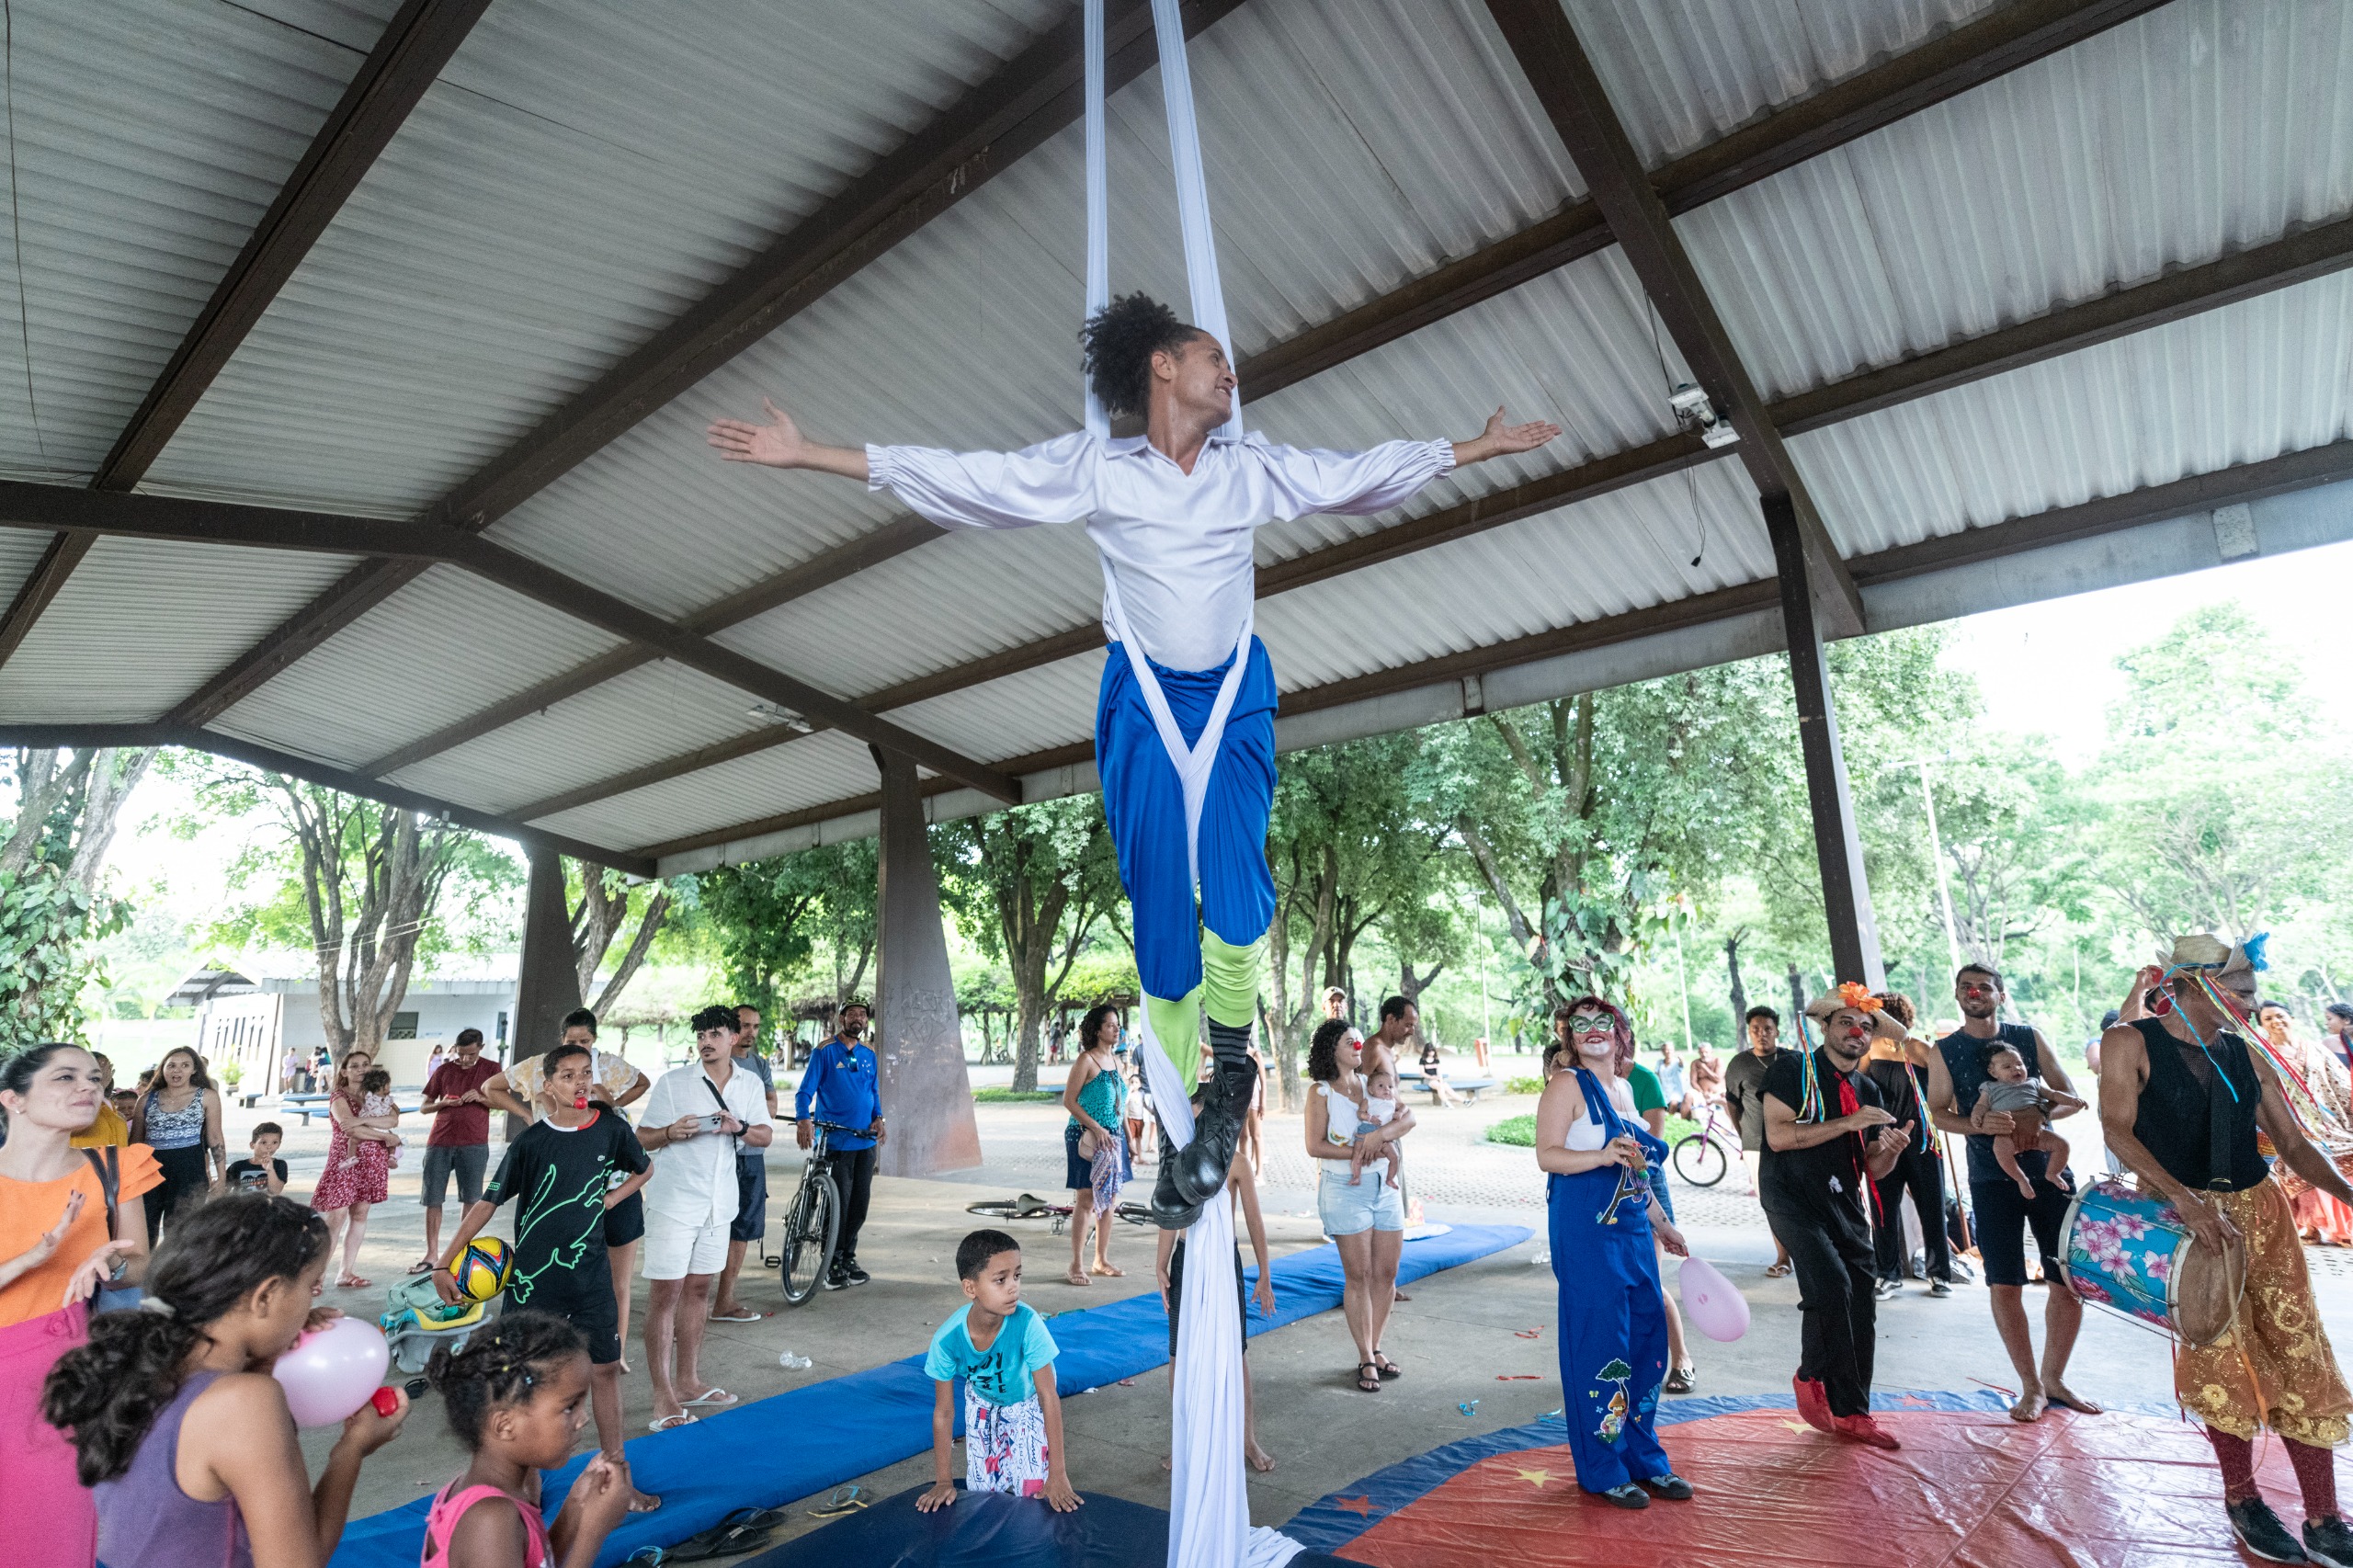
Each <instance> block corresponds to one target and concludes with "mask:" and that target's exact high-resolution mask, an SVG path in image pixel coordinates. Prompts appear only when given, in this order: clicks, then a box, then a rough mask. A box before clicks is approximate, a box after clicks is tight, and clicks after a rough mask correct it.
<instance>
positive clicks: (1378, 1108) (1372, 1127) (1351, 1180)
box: [1348, 1067, 1405, 1187]
mask: <svg viewBox="0 0 2353 1568" xmlns="http://www.w3.org/2000/svg"><path fill="white" fill-rule="evenodd" d="M1364 1113H1365V1118H1366V1119H1364V1120H1362V1121H1359V1122H1358V1123H1357V1136H1358V1137H1359V1138H1361V1137H1363V1136H1364V1135H1365V1134H1366V1133H1368V1132H1378V1131H1381V1129H1382V1128H1384V1127H1386V1126H1388V1125H1389V1124H1390V1123H1391V1122H1392V1121H1394V1120H1396V1119H1397V1074H1394V1073H1392V1072H1391V1071H1389V1069H1387V1068H1386V1067H1383V1068H1381V1069H1380V1070H1379V1071H1378V1072H1375V1073H1374V1074H1371V1075H1370V1077H1368V1078H1367V1079H1366V1080H1365V1085H1364ZM1373 1158H1374V1159H1376V1160H1386V1161H1387V1162H1388V1164H1389V1185H1390V1186H1392V1187H1395V1186H1396V1185H1397V1173H1398V1172H1399V1171H1400V1170H1402V1169H1404V1165H1405V1151H1404V1146H1403V1145H1402V1144H1400V1143H1399V1142H1398V1141H1397V1140H1395V1139H1393V1138H1392V1139H1391V1140H1390V1141H1389V1142H1386V1143H1384V1144H1382V1145H1381V1153H1378V1154H1375V1155H1374V1156H1373ZM1364 1166H1365V1153H1364V1150H1363V1149H1362V1148H1361V1147H1359V1148H1358V1150H1357V1152H1356V1153H1353V1154H1350V1155H1349V1156H1348V1185H1349V1186H1350V1187H1358V1186H1361V1185H1363V1182H1364Z"/></svg>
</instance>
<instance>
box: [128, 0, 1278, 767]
mask: <svg viewBox="0 0 2353 1568" xmlns="http://www.w3.org/2000/svg"><path fill="white" fill-rule="evenodd" d="M1241 3H1242V0H1188V4H1187V5H1186V6H1185V7H1184V12H1185V28H1186V35H1187V36H1188V37H1191V36H1194V35H1196V34H1198V33H1199V32H1200V31H1201V30H1202V29H1203V28H1207V27H1209V26H1210V25H1211V23H1213V22H1215V21H1217V20H1218V19H1219V18H1220V17H1223V16H1224V15H1225V14H1226V13H1227V12H1229V11H1231V10H1233V8H1234V7H1235V6H1238V5H1240V4H1241ZM1109 10H1110V13H1111V15H1110V16H1109V17H1108V20H1107V23H1106V52H1107V62H1106V63H1107V68H1108V80H1109V84H1110V85H1111V86H1112V87H1114V88H1116V87H1118V86H1120V85H1123V84H1125V83H1127V82H1129V81H1131V80H1132V79H1133V78H1134V77H1136V76H1138V75H1140V74H1142V73H1143V72H1144V71H1145V70H1147V69H1149V68H1150V67H1151V66H1152V65H1153V64H1154V62H1155V61H1156V58H1157V50H1156V45H1155V44H1154V41H1153V37H1152V17H1151V9H1150V6H1149V4H1148V0H1112V4H1111V5H1110V6H1109ZM1079 29H1080V23H1079V19H1078V17H1075V16H1074V17H1071V19H1070V20H1069V21H1067V22H1065V23H1063V25H1061V26H1059V27H1057V28H1053V29H1052V30H1051V31H1050V32H1048V33H1047V34H1045V35H1044V36H1043V37H1042V38H1040V40H1038V42H1036V43H1034V44H1032V45H1031V46H1030V47H1029V49H1028V50H1026V51H1023V52H1022V53H1021V54H1019V55H1018V56H1017V57H1016V58H1015V59H1014V60H1013V61H1012V62H1009V63H1008V64H1006V66H1005V67H1004V68H1003V69H1001V70H999V71H998V72H997V73H996V74H995V75H993V76H991V77H990V78H989V79H988V80H987V81H985V82H983V83H982V84H981V85H979V86H977V87H974V88H973V89H972V91H970V92H969V93H967V94H965V95H964V97H961V98H960V99H959V100H957V102H956V103H955V104H954V105H953V106H952V107H950V108H948V109H946V110H945V111H943V112H942V113H941V114H940V115H939V116H938V118H937V119H934V120H933V121H932V122H931V124H929V125H928V126H926V128H925V129H924V130H922V131H918V132H916V133H915V136H914V137H912V138H910V139H909V140H908V141H907V142H906V143H905V144H904V145H903V146H902V147H901V148H900V149H899V150H898V151H897V152H895V153H892V154H891V155H889V156H888V157H886V158H884V159H883V160H882V161H881V163H880V164H878V165H875V167H874V168H873V169H872V170H871V171H870V173H869V174H868V175H867V176H865V177H863V178H861V179H859V180H858V181H857V182H856V183H855V184H853V185H852V186H851V187H850V188H849V189H847V190H846V191H844V192H843V193H842V194H841V195H840V196H838V197H836V198H835V199H833V200H832V201H829V202H827V203H826V204H825V205H824V206H823V207H821V208H819V209H818V210H816V211H815V212H813V213H812V214H811V215H810V216H809V217H807V218H806V219H803V220H802V221H801V222H799V223H798V224H795V225H794V226H793V228H792V229H791V230H790V232H789V233H786V234H784V235H783V236H782V237H781V238H779V240H778V241H777V242H776V243H775V244H772V245H770V246H769V247H768V248H767V250H766V251H764V252H762V253H761V254H760V255H759V256H756V257H755V258H754V259H753V260H752V261H751V262H749V263H747V264H746V265H745V267H742V268H741V269H739V270H738V271H737V272H736V273H735V274H734V275H733V277H731V278H728V279H727V280H726V281H725V282H722V283H721V284H720V285H719V286H718V287H717V288H716V289H714V290H711V292H710V294H709V295H707V296H706V297H705V298H704V299H703V300H702V301H700V302H699V303H698V304H696V305H695V306H693V307H692V308H690V309H689V310H688V312H686V313H685V314H684V315H681V316H679V317H678V318H677V319H676V320H675V321H673V322H672V323H671V324H669V325H668V326H666V327H665V328H664V329H663V330H662V331H661V332H659V333H657V334H655V335H654V337H653V338H652V339H651V340H650V341H648V342H647V343H646V344H645V345H644V347H642V348H639V349H638V350H637V351H636V352H635V353H633V354H631V355H630V356H629V357H628V358H624V359H623V360H622V361H621V362H620V364H618V365H616V366H614V367H613V369H611V370H609V371H608V372H607V373H606V374H605V375H604V376H603V377H602V378H600V379H599V380H598V381H597V383H596V384H595V385H594V386H591V387H589V388H588V389H587V390H586V391H585V392H581V393H580V394H579V395H577V396H576V397H574V399H573V400H572V401H571V402H569V403H566V404H565V405H564V406H563V408H561V409H558V410H557V411H556V412H555V413H553V414H551V415H549V416H548V417H547V418H545V419H543V420H541V421H540V424H539V425H538V426H536V427H534V428H533V429H532V430H531V431H530V432H529V433H528V434H527V435H525V436H524V437H522V438H521V439H520V440H518V441H517V442H516V443H515V444H514V445H513V446H510V447H509V448H508V449H506V451H504V452H502V453H501V454H499V456H497V457H495V458H494V459H492V460H490V461H489V462H488V463H486V464H484V465H483V467H482V468H480V469H478V470H477V471H475V472H474V473H473V474H472V476H471V477H469V478H468V479H467V480H466V481H465V482H464V483H460V485H459V486H458V487H457V488H456V489H454V490H453V491H451V492H450V493H449V494H448V495H446V496H444V497H442V498H441V499H440V500H439V501H438V502H436V503H435V504H434V505H433V506H432V507H431V508H430V511H429V514H428V515H429V516H430V517H433V518H435V519H437V520H448V521H454V522H456V523H457V524H458V525H459V526H460V527H464V528H486V527H488V526H489V525H490V524H491V523H492V522H494V521H495V520H496V519H497V518H498V517H503V516H505V515H506V513H507V512H510V511H512V510H513V509H514V508H515V507H516V506H520V505H521V504H522V503H523V502H524V501H525V500H527V499H528V498H529V497H530V496H531V495H533V494H537V493H538V492H539V491H540V490H541V489H543V488H545V487H546V486H547V485H548V484H550V483H553V482H554V481H555V480H556V479H557V478H559V477H561V476H562V475H563V474H564V473H565V472H569V471H570V470H571V469H572V468H574V466H576V465H577V464H579V463H580V462H582V461H584V460H585V459H587V458H588V457H589V456H590V455H591V454H593V453H594V452H596V451H597V450H598V449H600V448H602V447H603V446H605V445H606V444H608V442H610V441H612V440H614V439H615V438H616V437H620V435H621V434H623V433H624V432H626V431H627V430H629V429H630V428H631V427H632V426H635V425H636V424H637V423H638V422H639V421H640V420H642V419H643V418H645V417H646V416H647V415H650V414H652V413H654V410H656V409H658V408H660V407H661V406H663V404H665V403H667V402H668V401H669V400H670V399H672V398H674V397H676V395H677V394H678V393H679V392H683V391H685V390H686V389H687V388H688V387H690V386H692V385H693V384H694V383H695V382H696V381H699V380H700V379H701V378H702V377H704V376H706V375H708V374H710V372H711V371H712V370H714V369H718V368H719V367H720V366H721V365H722V364H724V363H726V362H727V360H729V359H730V358H733V357H734V356H735V355H736V354H739V353H741V352H742V351H743V350H744V349H745V348H747V347H750V346H751V345H752V344H753V343H755V342H756V341H758V340H759V339H760V338H761V337H763V336H765V335H767V334H768V333H771V332H773V331H775V330H776V329H777V328H778V327H779V326H781V325H782V324H784V323H785V322H786V321H788V320H790V319H791V317H792V316H794V315H795V314H797V313H798V312H801V311H802V310H805V309H807V308H808V307H809V305H811V304H812V303H813V302H814V301H817V300H818V299H820V298H822V297H823V296H824V294H825V293H826V292H827V291H829V290H832V289H833V288H834V287H835V285H837V284H839V283H840V282H841V281H842V280H843V279H844V278H847V277H849V276H850V275H851V274H852V273H854V272H856V271H857V270H858V267H862V266H864V265H865V264H866V263H867V262H868V261H870V260H871V259H873V257H875V256H879V255H881V253H882V252H883V251H885V250H888V249H889V248H890V247H891V246H892V245H893V244H897V243H898V242H899V241H900V240H902V239H904V238H905V237H906V236H907V235H908V234H911V233H914V232H915V230H916V229H918V228H920V227H922V226H923V225H924V224H925V223H926V222H930V221H931V220H932V219H933V218H936V217H938V215H939V214H940V213H942V212H944V211H946V210H948V209H949V207H951V206H953V205H954V204H955V203H956V202H958V201H960V200H961V199H963V198H964V197H966V196H968V195H970V194H971V193H972V191H974V190H976V189H978V188H979V187H981V186H982V185H983V184H985V183H986V182H987V181H988V180H989V179H990V178H992V177H993V176H995V175H997V174H999V173H1001V172H1003V171H1004V170H1005V169H1006V167H1008V166H1010V165H1012V164H1013V163H1014V162H1016V161H1017V160H1018V159H1019V158H1020V157H1021V156H1022V154H1024V153H1028V152H1029V151H1030V150H1031V149H1032V148H1034V147H1037V146H1038V145H1039V144H1040V143H1041V142H1045V141H1046V140H1047V139H1048V138H1050V137H1051V136H1053V135H1054V134H1055V133H1056V132H1058V131H1061V130H1063V127H1065V126H1067V125H1069V124H1071V123H1072V122H1073V121H1074V120H1075V119H1077V118H1078V116H1079V114H1080V113H1081V111H1082V108H1083V103H1082V97H1083V73H1084V70H1085V62H1084V61H1083V60H1082V58H1081V47H1080V42H1081V40H1080V30H1079ZM903 542H904V540H903ZM417 575H418V570H417V569H415V568H411V567H407V566H390V567H387V566H385V565H383V564H381V563H380V562H370V563H369V564H367V565H363V566H359V567H356V568H354V569H353V571H352V574H350V576H348V577H347V578H346V579H345V580H344V581H342V582H340V583H337V584H335V585H334V586H332V587H330V588H328V589H327V590H326V591H325V592H324V593H322V594H321V595H319V596H318V597H316V598H314V599H313V600H312V601H311V602H310V603H309V604H307V605H305V606H304V607H303V608H301V609H299V610H297V611H296V612H295V613H294V614H293V615H292V616H290V617H289V618H288V619H286V620H285V621H283V622H281V623H280V624H279V625H278V627H277V628H276V629H275V630H273V631H270V632H269V634H268V635H267V636H266V637H265V638H264V639H263V640H262V642H260V643H259V644H258V645H256V647H255V648H253V649H251V650H249V651H248V652H247V653H244V654H243V655H241V656H240V657H239V658H238V659H237V660H236V661H235V662H234V663H233V664H232V665H230V666H229V667H228V668H226V669H224V670H222V671H221V672H220V673H219V674H218V675H217V676H214V677H213V678H212V679H210V680H209V681H207V682H206V683H205V684H204V686H203V687H200V688H199V690H198V691H197V693H196V694H195V695H194V696H193V697H191V698H189V699H188V701H187V702H186V703H184V704H182V705H181V707H180V709H179V710H176V713H175V717H176V718H178V719H181V720H182V721H184V722H191V723H203V722H210V720H212V719H214V718H217V717H218V716H219V715H220V714H222V713H223V712H226V711H227V710H229V709H230V708H232V707H233V706H235V705H236V704H237V703H238V702H240V701H242V700H244V699H245V698H246V697H248V696H251V695H252V694H253V692H255V691H256V690H257V689H258V688H259V687H261V686H263V685H264V684H265V683H267V681H268V680H269V679H270V678H271V677H272V676H275V675H277V674H278V672H279V671H281V670H283V669H284V668H285V667H286V666H287V665H290V664H292V663H294V662H295V661H296V660H298V659H300V658H301V657H302V656H303V655H304V654H305V653H309V652H310V651H311V650H312V649H313V648H316V647H317V646H318V645H319V644H320V643H322V642H325V641H326V640H327V639H329V638H330V637H333V636H334V635H335V633H336V632H337V631H342V630H343V629H344V628H345V627H347V626H348V625H350V624H351V623H352V622H353V621H355V620H357V619H359V617H360V616H362V615H365V614H366V613H367V612H368V611H369V610H370V609H372V608H375V607H376V606H377V605H379V604H381V603H382V602H383V601H384V600H385V599H386V598H388V597H391V596H392V594H393V593H395V592H397V591H398V590H399V589H400V588H402V587H404V586H405V585H407V584H408V583H410V582H413V581H414V580H415V578H416V576H417ZM456 728H458V726H452V729H453V730H454V729H456ZM428 755H429V754H428ZM408 760H409V761H415V760H417V759H416V758H415V757H414V756H412V757H410V758H408Z"/></svg>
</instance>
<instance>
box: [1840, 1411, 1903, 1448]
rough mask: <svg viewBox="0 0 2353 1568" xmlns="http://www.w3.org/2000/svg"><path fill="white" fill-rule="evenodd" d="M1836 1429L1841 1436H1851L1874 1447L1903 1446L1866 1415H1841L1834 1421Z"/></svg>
mask: <svg viewBox="0 0 2353 1568" xmlns="http://www.w3.org/2000/svg"><path fill="white" fill-rule="evenodd" d="M1836 1430H1837V1433H1838V1435H1839V1436H1840V1437H1852V1438H1854V1439H1855V1441H1857V1442H1859V1443H1869V1444H1870V1446H1871V1447H1872V1448H1874V1449H1900V1448H1902V1447H1903V1446H1904V1445H1903V1444H1901V1443H1899V1442H1897V1441H1896V1440H1895V1439H1894V1438H1893V1437H1890V1436H1888V1435H1887V1433H1885V1432H1884V1431H1882V1430H1881V1428H1880V1424H1879V1423H1878V1422H1876V1421H1874V1420H1872V1419H1871V1418H1870V1416H1869V1415H1841V1416H1839V1417H1838V1418H1837V1421H1836Z"/></svg>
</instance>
